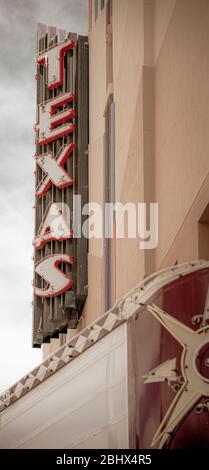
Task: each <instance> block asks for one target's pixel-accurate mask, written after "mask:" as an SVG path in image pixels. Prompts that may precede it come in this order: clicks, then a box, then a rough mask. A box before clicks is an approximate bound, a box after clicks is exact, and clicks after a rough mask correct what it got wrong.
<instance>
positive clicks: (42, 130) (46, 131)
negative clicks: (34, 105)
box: [36, 92, 75, 145]
mask: <svg viewBox="0 0 209 470" xmlns="http://www.w3.org/2000/svg"><path fill="white" fill-rule="evenodd" d="M73 100H74V95H73V93H71V92H69V93H65V95H61V96H58V97H57V98H53V99H52V100H49V101H45V102H44V103H41V104H39V107H38V124H37V125H36V131H37V133H38V143H39V144H40V145H43V144H47V143H48V142H52V140H56V139H59V138H60V137H63V136H64V135H67V134H69V133H70V132H74V130H75V125H74V124H73V123H72V122H66V121H69V119H73V118H74V116H75V111H74V109H73V108H67V109H63V110H62V111H59V112H56V111H57V108H59V107H63V106H66V105H67V104H68V103H70V102H72V101H73Z"/></svg>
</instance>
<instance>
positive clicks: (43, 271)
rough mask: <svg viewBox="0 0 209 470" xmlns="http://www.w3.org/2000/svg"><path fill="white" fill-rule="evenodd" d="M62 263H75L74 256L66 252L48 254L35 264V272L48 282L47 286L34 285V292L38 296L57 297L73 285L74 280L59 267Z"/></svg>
mask: <svg viewBox="0 0 209 470" xmlns="http://www.w3.org/2000/svg"><path fill="white" fill-rule="evenodd" d="M60 263H69V264H73V261H72V257H71V256H68V255H64V254H60V255H51V256H46V258H43V259H42V260H41V261H39V262H38V263H37V264H36V266H35V273H36V274H38V275H39V276H40V277H42V279H44V281H45V282H46V287H45V288H44V289H40V288H38V287H34V294H35V295H37V296H38V297H45V298H50V297H56V296H57V295H60V294H62V293H63V292H65V291H66V290H68V289H70V287H72V285H73V280H72V279H70V277H69V276H67V274H65V273H63V272H62V271H61V270H60V269H59V268H58V266H59V264H60Z"/></svg>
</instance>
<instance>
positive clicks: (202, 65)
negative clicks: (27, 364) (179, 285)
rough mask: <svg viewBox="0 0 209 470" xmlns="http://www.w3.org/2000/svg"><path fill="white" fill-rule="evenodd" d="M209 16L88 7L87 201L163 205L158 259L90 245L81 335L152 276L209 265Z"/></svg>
mask: <svg viewBox="0 0 209 470" xmlns="http://www.w3.org/2000/svg"><path fill="white" fill-rule="evenodd" d="M208 8H209V6H208V2H207V0H201V1H196V0H176V1H175V0H153V1H152V0H150V1H148V0H145V1H141V0H130V1H129V2H128V1H126V0H113V1H109V2H105V1H104V2H102V1H101V2H100V1H99V0H98V1H96V0H95V1H93V0H92V1H90V2H89V38H88V41H89V146H88V162H89V164H88V165H89V170H88V172H89V173H88V180H89V201H90V202H91V201H92V202H98V203H99V204H101V205H103V204H104V202H108V201H112V202H115V201H117V202H121V203H123V204H126V203H129V202H130V201H131V202H134V203H137V202H146V203H151V202H157V203H158V204H159V227H158V233H159V235H158V244H157V246H156V248H155V249H152V250H142V249H141V250H140V249H139V238H137V237H136V238H135V239H130V238H128V237H127V238H124V239H112V240H111V241H108V240H104V239H102V238H101V239H91V240H89V246H88V297H87V301H86V304H85V307H84V312H83V315H82V317H81V322H80V325H78V331H79V329H82V328H83V327H84V326H87V325H88V324H89V323H91V322H92V321H94V320H95V319H96V318H97V317H98V316H99V315H101V314H102V313H103V312H104V311H106V310H107V309H108V308H109V307H111V306H112V305H113V304H114V303H115V302H116V301H118V300H119V299H120V298H121V296H123V295H124V294H125V293H126V292H128V291H129V290H130V289H131V288H133V287H134V286H135V285H136V284H137V283H138V282H139V281H140V280H142V279H144V278H145V277H146V276H148V275H149V274H151V273H154V272H156V271H158V270H160V269H162V268H164V267H167V266H171V265H173V264H176V263H181V262H185V261H191V260H193V259H208V255H209V252H208V243H207V240H208V233H209V232H208V227H209V225H208V200H209V192H208V180H207V178H208V170H209V168H208V158H207V149H208V145H209V143H208V133H207V122H208V119H209V115H208V98H209V97H208V94H209V91H208V86H207V73H208V55H207V47H206V44H207V18H208ZM194 37H195V41H194ZM108 168H109V170H108ZM71 334H72V332H70V331H68V336H67V337H69V335H71ZM58 345H59V340H58V339H57V340H52V341H51V345H44V351H45V352H44V357H46V355H47V354H48V353H49V352H52V351H53V350H54V349H56V347H58Z"/></svg>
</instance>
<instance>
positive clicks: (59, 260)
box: [33, 25, 88, 347]
mask: <svg viewBox="0 0 209 470" xmlns="http://www.w3.org/2000/svg"><path fill="white" fill-rule="evenodd" d="M36 66H37V73H36V80H37V117H36V124H35V132H36V142H35V144H36V152H35V165H36V170H35V236H34V240H33V245H34V300H33V345H34V347H39V346H40V345H41V344H42V343H43V342H47V341H50V338H51V337H52V336H54V337H55V336H56V337H57V336H59V333H60V332H64V331H66V330H67V328H76V327H77V325H78V322H79V319H80V316H81V314H82V309H83V305H84V303H85V299H86V295H87V240H84V239H82V238H80V239H76V238H74V232H73V222H75V221H74V216H75V215H74V205H75V203H74V199H75V195H76V194H77V195H80V200H81V207H82V205H83V204H84V203H86V202H87V200H88V171H87V165H88V154H87V148H88V43H87V38H86V37H77V36H76V35H75V34H72V33H68V34H67V33H66V32H65V31H63V30H58V29H56V28H53V27H47V26H45V25H38V34H37V58H36ZM77 216H79V214H77V215H76V217H77Z"/></svg>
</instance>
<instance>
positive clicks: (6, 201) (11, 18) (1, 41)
mask: <svg viewBox="0 0 209 470" xmlns="http://www.w3.org/2000/svg"><path fill="white" fill-rule="evenodd" d="M38 22H40V23H46V24H48V25H52V26H58V27H59V28H63V29H66V30H67V31H72V32H78V33H81V34H82V33H84V34H85V33H86V32H87V0H0V67H1V73H0V110H1V111H0V113H1V114H0V115H1V126H0V202H1V203H0V391H1V392H2V391H4V390H5V389H6V388H7V387H9V386H11V385H12V384H13V383H14V382H15V381H16V380H18V379H19V378H21V376H22V375H24V374H25V373H26V372H28V371H29V370H30V369H32V368H33V367H34V366H35V365H36V364H37V363H39V362H40V361H41V351H40V350H38V349H32V347H31V324H32V306H31V300H32V285H31V281H32V277H33V275H32V259H31V257H32V255H33V249H32V238H33V217H34V211H33V205H34V175H33V171H34V161H33V158H32V156H33V154H34V151H35V148H34V144H33V141H34V135H33V124H34V122H35V80H34V75H35V47H36V24H37V23H38Z"/></svg>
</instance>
